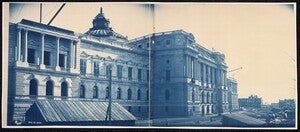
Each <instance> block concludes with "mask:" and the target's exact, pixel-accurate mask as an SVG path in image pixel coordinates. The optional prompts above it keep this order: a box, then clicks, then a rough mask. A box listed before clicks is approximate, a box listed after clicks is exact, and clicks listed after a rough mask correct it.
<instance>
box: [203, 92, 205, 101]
mask: <svg viewBox="0 0 300 132" xmlns="http://www.w3.org/2000/svg"><path fill="white" fill-rule="evenodd" d="M204 99H205V93H204V91H202V103H205V101H204Z"/></svg>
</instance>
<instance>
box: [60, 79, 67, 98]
mask: <svg viewBox="0 0 300 132" xmlns="http://www.w3.org/2000/svg"><path fill="white" fill-rule="evenodd" d="M61 96H64V97H67V96H68V83H67V82H62V83H61Z"/></svg>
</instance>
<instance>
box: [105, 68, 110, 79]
mask: <svg viewBox="0 0 300 132" xmlns="http://www.w3.org/2000/svg"><path fill="white" fill-rule="evenodd" d="M109 67H110V66H106V78H109V70H110V68H109Z"/></svg>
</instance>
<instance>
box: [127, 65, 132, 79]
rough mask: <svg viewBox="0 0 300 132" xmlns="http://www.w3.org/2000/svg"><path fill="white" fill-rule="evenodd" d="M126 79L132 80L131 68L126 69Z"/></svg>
mask: <svg viewBox="0 0 300 132" xmlns="http://www.w3.org/2000/svg"><path fill="white" fill-rule="evenodd" d="M128 79H129V80H132V67H128Z"/></svg>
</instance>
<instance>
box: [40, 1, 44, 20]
mask: <svg viewBox="0 0 300 132" xmlns="http://www.w3.org/2000/svg"><path fill="white" fill-rule="evenodd" d="M42 14H43V4H42V3H41V4H40V23H42Z"/></svg>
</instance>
